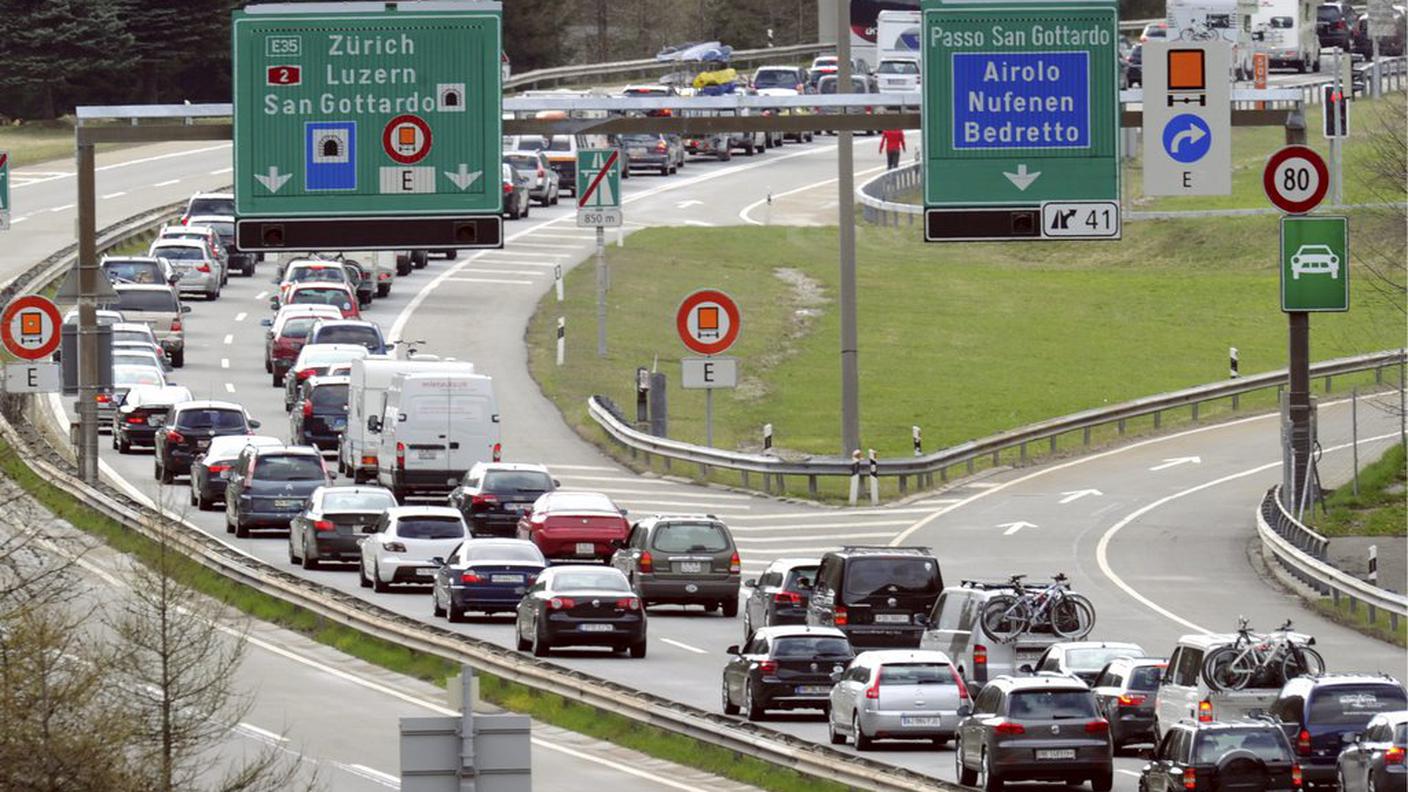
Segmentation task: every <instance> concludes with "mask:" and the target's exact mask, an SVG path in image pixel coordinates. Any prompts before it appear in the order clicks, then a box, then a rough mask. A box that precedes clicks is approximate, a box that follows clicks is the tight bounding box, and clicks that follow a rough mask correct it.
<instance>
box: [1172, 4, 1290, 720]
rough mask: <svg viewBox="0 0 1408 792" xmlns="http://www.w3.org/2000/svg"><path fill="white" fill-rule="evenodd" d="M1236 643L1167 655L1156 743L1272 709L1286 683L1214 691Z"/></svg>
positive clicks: (1179, 648)
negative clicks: (1177, 732)
mask: <svg viewBox="0 0 1408 792" xmlns="http://www.w3.org/2000/svg"><path fill="white" fill-rule="evenodd" d="M1312 29H1313V28H1312ZM1287 637H1289V638H1290V640H1292V641H1294V642H1295V643H1297V644H1300V645H1302V646H1308V645H1311V644H1313V643H1314V639H1312V638H1311V637H1310V636H1309V635H1304V634H1301V633H1288V634H1287ZM1236 641H1237V635H1236V634H1235V633H1212V634H1201V633H1195V634H1192V635H1185V636H1183V637H1182V638H1179V639H1178V643H1177V644H1176V645H1175V646H1174V648H1173V652H1172V653H1171V654H1169V656H1168V667H1167V668H1166V669H1165V670H1164V677H1163V681H1162V682H1160V684H1159V692H1158V694H1157V698H1156V700H1155V704H1154V738H1155V739H1154V743H1155V744H1158V742H1159V740H1162V739H1163V734H1164V731H1165V730H1166V729H1167V728H1168V727H1169V726H1172V725H1173V724H1176V723H1178V722H1179V721H1181V720H1184V719H1188V718H1191V719H1193V720H1196V721H1198V722H1199V723H1211V722H1212V721H1230V720H1238V719H1240V718H1251V717H1255V716H1258V715H1264V714H1266V713H1267V712H1268V710H1270V708H1271V705H1272V704H1274V703H1275V702H1276V698H1277V696H1279V695H1280V693H1281V685H1282V683H1283V682H1284V680H1275V684H1274V685H1271V686H1267V687H1250V686H1248V687H1246V688H1243V689H1242V690H1221V689H1214V688H1213V686H1211V685H1209V684H1208V682H1207V679H1206V678H1205V675H1204V673H1203V661H1204V660H1205V659H1206V658H1207V656H1208V655H1209V654H1211V653H1212V652H1213V650H1215V649H1219V648H1221V647H1223V646H1228V645H1230V644H1234V643H1236Z"/></svg>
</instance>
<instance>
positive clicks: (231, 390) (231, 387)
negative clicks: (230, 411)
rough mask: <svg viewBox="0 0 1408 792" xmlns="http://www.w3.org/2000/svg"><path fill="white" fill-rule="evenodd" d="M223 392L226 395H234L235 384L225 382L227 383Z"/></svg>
mask: <svg viewBox="0 0 1408 792" xmlns="http://www.w3.org/2000/svg"><path fill="white" fill-rule="evenodd" d="M225 392H226V393H234V392H235V383H233V382H227V383H225Z"/></svg>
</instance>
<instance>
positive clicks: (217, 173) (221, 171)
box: [210, 168, 235, 176]
mask: <svg viewBox="0 0 1408 792" xmlns="http://www.w3.org/2000/svg"><path fill="white" fill-rule="evenodd" d="M234 170H235V169H234V168H216V169H215V170H213V171H211V172H210V175H211V176H223V175H224V174H226V173H233V172H234Z"/></svg>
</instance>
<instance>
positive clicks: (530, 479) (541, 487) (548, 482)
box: [483, 470, 552, 492]
mask: <svg viewBox="0 0 1408 792" xmlns="http://www.w3.org/2000/svg"><path fill="white" fill-rule="evenodd" d="M483 489H485V490H487V491H489V492H547V491H548V490H550V489H552V477H551V476H549V475H548V474H546V473H543V472H540V471H537V470H491V471H489V472H488V473H485V474H484V485H483Z"/></svg>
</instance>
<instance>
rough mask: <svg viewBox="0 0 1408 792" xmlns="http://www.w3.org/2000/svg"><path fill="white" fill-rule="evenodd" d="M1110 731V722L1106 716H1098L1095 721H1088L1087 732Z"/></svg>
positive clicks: (1100, 732) (1099, 732)
mask: <svg viewBox="0 0 1408 792" xmlns="http://www.w3.org/2000/svg"><path fill="white" fill-rule="evenodd" d="M1109 731H1110V722H1109V721H1107V720H1105V719H1104V718H1096V719H1095V720H1093V721H1086V723H1085V733H1086V734H1105V733H1107V732H1109Z"/></svg>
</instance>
